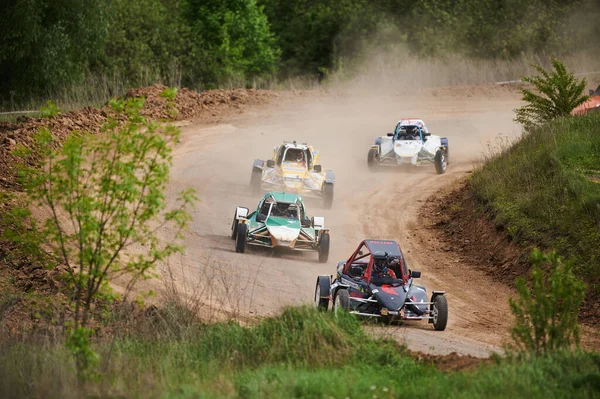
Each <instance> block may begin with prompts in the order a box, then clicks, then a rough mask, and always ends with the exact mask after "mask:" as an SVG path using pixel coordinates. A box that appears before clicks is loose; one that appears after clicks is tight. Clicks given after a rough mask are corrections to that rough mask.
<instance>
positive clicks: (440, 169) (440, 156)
mask: <svg viewBox="0 0 600 399" xmlns="http://www.w3.org/2000/svg"><path fill="white" fill-rule="evenodd" d="M447 168H448V161H447V159H446V151H445V150H443V149H439V150H437V152H436V153H435V171H436V172H437V173H438V174H439V175H441V174H443V173H445V172H446V169H447Z"/></svg>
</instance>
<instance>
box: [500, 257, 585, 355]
mask: <svg viewBox="0 0 600 399" xmlns="http://www.w3.org/2000/svg"><path fill="white" fill-rule="evenodd" d="M531 262H532V264H533V271H532V273H531V284H530V285H531V288H530V287H528V286H527V284H526V282H525V279H523V278H519V279H518V280H517V291H518V294H519V295H518V297H517V298H516V299H513V298H510V299H509V303H510V310H511V312H512V314H513V316H515V325H514V327H513V328H512V337H513V340H514V345H515V347H516V349H517V350H518V351H521V352H526V353H535V354H545V353H549V352H554V351H557V350H559V349H562V348H568V347H570V346H571V345H573V344H575V345H579V326H578V323H577V316H578V314H579V307H580V306H581V303H582V302H583V299H584V296H585V287H584V285H583V283H582V282H580V281H579V280H578V279H577V278H576V277H575V275H574V274H573V265H572V263H571V262H566V263H565V262H562V260H561V258H560V257H559V256H558V255H557V254H556V252H550V253H548V254H544V253H542V252H541V251H540V250H538V249H536V250H534V251H533V253H532V255H531ZM542 266H547V267H550V272H549V274H548V276H547V278H546V273H545V270H543V269H542Z"/></svg>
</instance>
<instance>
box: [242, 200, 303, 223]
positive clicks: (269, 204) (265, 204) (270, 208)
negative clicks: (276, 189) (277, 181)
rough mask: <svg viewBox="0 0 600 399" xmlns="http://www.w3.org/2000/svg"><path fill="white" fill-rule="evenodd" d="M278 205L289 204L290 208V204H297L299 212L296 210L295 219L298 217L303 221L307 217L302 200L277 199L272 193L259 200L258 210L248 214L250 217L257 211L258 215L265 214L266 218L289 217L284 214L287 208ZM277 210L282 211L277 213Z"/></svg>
mask: <svg viewBox="0 0 600 399" xmlns="http://www.w3.org/2000/svg"><path fill="white" fill-rule="evenodd" d="M278 205H288V207H287V208H289V206H290V205H295V207H296V209H297V212H296V216H295V217H294V219H298V220H300V221H302V220H304V218H305V217H306V213H305V209H304V203H303V202H302V201H298V200H296V201H294V202H283V201H277V200H276V199H275V198H274V197H273V196H272V195H269V196H267V197H265V198H263V199H261V200H260V201H259V202H258V206H257V208H256V211H254V212H253V213H252V214H250V215H248V218H250V217H252V216H253V214H255V213H256V214H257V215H264V219H265V220H266V219H267V218H268V217H270V216H274V217H287V216H285V215H284V212H285V210H284V209H279V208H277V206H278ZM274 207H275V208H276V209H275V212H274ZM280 208H282V207H280ZM277 212H280V213H277ZM275 213H277V214H275Z"/></svg>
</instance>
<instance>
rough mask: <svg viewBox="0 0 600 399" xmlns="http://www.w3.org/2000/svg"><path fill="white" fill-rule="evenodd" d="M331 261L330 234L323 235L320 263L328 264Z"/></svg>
mask: <svg viewBox="0 0 600 399" xmlns="http://www.w3.org/2000/svg"><path fill="white" fill-rule="evenodd" d="M328 259H329V233H323V234H322V235H321V236H320V238H319V262H321V263H327V260H328Z"/></svg>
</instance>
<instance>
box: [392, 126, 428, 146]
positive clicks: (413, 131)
mask: <svg viewBox="0 0 600 399" xmlns="http://www.w3.org/2000/svg"><path fill="white" fill-rule="evenodd" d="M417 135H418V136H419V139H420V140H421V142H424V141H425V140H424V137H427V136H430V135H431V133H427V132H424V131H423V129H421V128H420V127H419V126H417V125H401V122H399V123H398V124H397V125H396V129H395V130H394V141H396V140H415V138H414V137H415V136H417ZM408 137H410V138H408Z"/></svg>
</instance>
